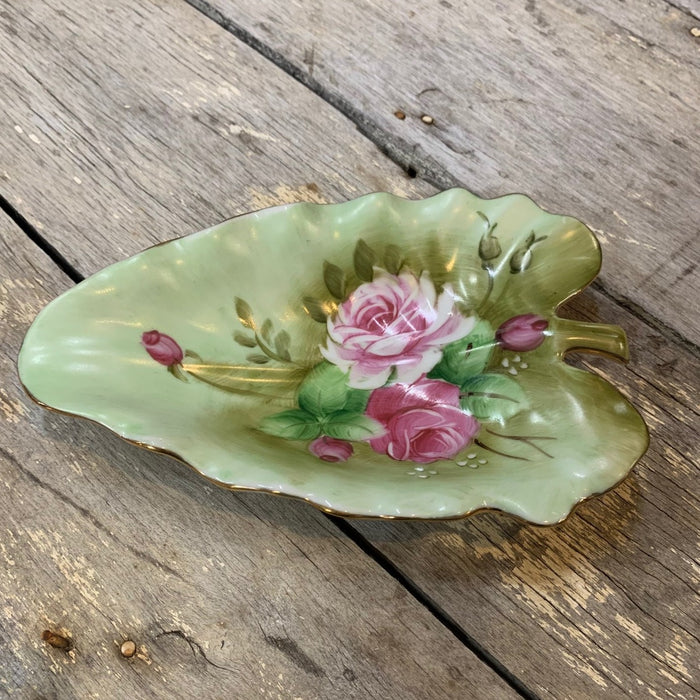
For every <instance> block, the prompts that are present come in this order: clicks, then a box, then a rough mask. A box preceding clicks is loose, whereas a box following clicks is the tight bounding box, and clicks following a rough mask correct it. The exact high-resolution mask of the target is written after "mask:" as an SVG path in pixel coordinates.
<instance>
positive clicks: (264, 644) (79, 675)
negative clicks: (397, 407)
mask: <svg viewBox="0 0 700 700" xmlns="http://www.w3.org/2000/svg"><path fill="white" fill-rule="evenodd" d="M0 216H2V218H0V280H2V283H1V284H0V324H1V325H2V328H3V333H2V335H0V387H1V388H0V480H1V482H2V489H0V510H2V513H3V525H2V534H0V566H1V567H2V569H1V570H2V575H1V576H0V603H1V604H2V611H3V612H2V615H1V616H0V658H2V663H1V664H0V695H2V696H3V697H5V694H6V693H7V694H9V695H10V696H11V697H14V696H15V695H17V696H18V697H22V698H29V697H75V698H78V697H79V698H91V697H95V698H97V697H107V698H127V697H133V698H166V697H167V698H170V697H183V694H184V695H186V696H188V697H201V698H214V697H235V698H246V697H266V698H267V697H269V698H293V697H304V698H316V697H322V698H339V699H340V698H348V697H351V698H385V697H431V698H433V697H434V698H453V697H467V696H469V695H470V693H471V692H472V691H473V689H474V688H479V689H482V690H483V692H484V693H485V694H487V695H488V696H489V697H499V698H511V697H516V696H517V695H516V693H515V692H514V691H512V690H511V689H510V688H509V687H508V686H507V685H506V684H505V683H504V682H503V681H502V680H501V679H500V678H499V677H498V676H496V674H495V673H494V672H492V671H491V670H490V669H489V668H488V667H487V666H485V665H484V664H483V663H481V662H480V661H479V660H478V659H477V658H476V657H475V656H474V655H473V654H472V653H471V652H470V651H469V650H468V649H467V648H466V647H464V646H463V645H462V643H461V642H459V641H458V640H457V639H456V638H455V637H454V636H453V635H452V634H451V633H450V632H449V631H448V630H447V629H446V628H445V627H443V626H442V625H441V624H440V623H439V622H438V621H437V620H436V619H435V618H434V617H433V616H432V615H431V614H430V613H429V612H428V611H427V610H426V609H425V608H424V607H423V606H422V605H421V604H420V603H418V602H417V601H416V600H415V599H414V598H413V597H411V596H410V595H408V594H407V592H406V591H405V589H404V588H402V586H401V585H399V584H398V583H397V582H396V581H395V580H394V579H392V578H391V577H390V576H389V575H388V574H386V573H385V572H384V571H383V570H382V569H381V568H380V567H379V566H378V565H377V564H375V562H374V561H372V560H371V559H370V558H368V557H367V556H366V555H365V554H363V553H362V552H361V550H360V549H358V548H357V547H356V546H355V545H354V544H353V543H352V542H351V541H350V540H348V539H347V538H346V537H345V536H343V535H342V534H341V533H340V532H339V531H338V529H337V528H336V527H335V525H333V524H332V522H330V521H329V520H328V518H326V517H325V516H324V515H322V514H321V513H320V512H318V511H316V510H314V509H313V508H312V507H311V506H307V505H305V504H300V503H297V502H293V501H291V500H287V499H280V498H270V497H267V496H262V495H258V494H247V495H238V494H234V493H232V492H228V491H225V490H223V489H219V488H216V487H214V486H211V485H208V484H207V482H205V481H204V480H203V479H202V478H201V477H199V476H197V475H196V474H194V472H192V471H191V470H190V469H188V468H187V467H186V466H185V465H183V464H180V463H178V462H175V461H174V460H170V459H168V458H165V457H161V456H158V455H154V454H152V453H149V452H146V451H144V450H139V449H137V448H135V447H132V446H129V445H127V444H126V443H124V442H122V441H120V440H119V439H118V438H116V437H115V436H113V435H111V434H109V433H108V432H107V431H106V430H105V429H103V428H100V427H98V426H96V425H94V424H92V423H87V422H80V421H77V420H75V419H70V418H66V417H64V416H60V415H58V414H53V413H48V412H46V411H44V410H43V409H41V408H39V407H38V406H35V405H34V404H32V403H31V401H30V400H29V399H28V398H27V396H26V395H24V393H23V392H22V390H21V389H20V387H19V384H18V380H17V378H16V374H15V367H14V363H15V358H16V355H17V352H18V350H19V345H20V342H21V339H22V336H23V334H24V331H25V330H26V327H27V324H28V323H29V322H30V320H31V319H32V317H33V316H34V314H35V313H36V312H37V311H38V310H39V309H40V308H41V307H42V306H44V304H45V303H46V302H47V301H48V300H49V299H51V298H52V297H53V296H55V295H56V294H57V293H58V292H60V291H61V290H63V289H65V288H67V287H69V286H70V281H69V280H68V279H67V278H66V277H65V276H63V274H62V273H60V272H59V271H58V269H57V268H56V267H55V266H54V265H53V264H52V263H51V262H50V261H49V260H48V259H47V258H46V257H45V256H44V255H43V253H41V252H40V251H39V249H38V248H36V247H35V246H34V245H33V244H32V243H30V242H29V240H28V239H27V238H26V237H25V236H24V234H23V233H22V232H21V231H20V230H19V229H17V228H16V227H14V225H13V224H11V222H10V221H9V220H8V219H7V218H6V217H5V216H4V215H0ZM44 630H50V631H52V632H54V633H55V634H58V635H61V636H63V637H64V638H70V639H71V640H72V644H73V648H72V650H65V649H60V648H54V647H52V646H51V645H49V644H48V643H47V642H45V641H42V638H41V637H42V632H43V631H44ZM125 640H132V641H133V642H135V644H136V653H135V655H134V656H133V657H132V658H129V659H128V658H124V656H122V655H121V653H120V646H121V645H122V644H123V643H124V641H125Z"/></svg>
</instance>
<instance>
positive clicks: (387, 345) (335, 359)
mask: <svg viewBox="0 0 700 700" xmlns="http://www.w3.org/2000/svg"><path fill="white" fill-rule="evenodd" d="M474 323H475V319H474V318H473V317H469V318H467V317H465V316H462V315H461V314H460V313H459V310H458V309H457V308H456V306H455V295H454V292H453V290H452V287H451V286H450V285H445V287H444V289H443V291H442V293H441V294H440V295H439V296H438V294H437V292H436V291H435V286H434V285H433V283H432V281H431V280H430V277H429V276H428V275H427V274H423V275H422V276H421V277H420V279H419V278H418V277H416V276H415V275H414V274H413V273H411V272H402V273H401V274H400V275H391V274H389V273H387V272H384V271H380V270H377V276H376V277H375V279H374V280H373V281H372V282H367V283H365V284H362V285H360V286H359V287H358V288H357V289H356V290H355V291H354V292H353V293H352V295H351V296H350V298H349V299H347V301H345V302H343V303H342V304H341V305H340V308H339V309H338V313H337V314H336V315H335V316H334V317H332V318H329V320H328V335H329V339H328V344H327V347H325V348H321V353H322V354H323V356H324V357H325V358H326V359H327V360H328V361H329V362H332V363H333V364H335V365H337V366H338V367H340V368H341V369H342V370H343V371H345V372H348V371H349V372H350V378H349V380H348V383H349V385H350V386H351V387H353V388H355V389H376V388H378V387H380V386H382V385H383V384H385V383H386V382H387V380H388V379H389V376H390V374H391V372H392V369H395V371H396V374H395V379H396V381H399V382H404V383H406V384H410V383H411V382H414V381H416V380H417V379H418V378H419V377H420V376H421V375H423V374H425V373H426V372H429V371H430V370H431V369H432V368H433V367H434V366H435V365H436V364H437V363H438V362H439V361H440V357H441V348H442V347H444V346H445V345H447V344H448V343H451V342H452V341H453V340H458V339H460V338H463V337H464V336H465V335H467V334H468V333H469V331H470V330H471V329H472V327H473V326H474Z"/></svg>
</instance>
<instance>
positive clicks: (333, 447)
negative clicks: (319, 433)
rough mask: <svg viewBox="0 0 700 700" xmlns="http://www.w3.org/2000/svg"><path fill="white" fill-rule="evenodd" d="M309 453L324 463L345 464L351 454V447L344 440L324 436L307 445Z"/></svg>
mask: <svg viewBox="0 0 700 700" xmlns="http://www.w3.org/2000/svg"><path fill="white" fill-rule="evenodd" d="M309 452H311V454H312V455H315V456H316V457H318V458H319V459H322V460H323V461H324V462H347V460H348V459H349V458H350V456H351V455H352V453H353V447H352V445H351V444H350V443H349V442H346V441H345V440H337V439H336V438H332V437H327V436H326V435H324V436H323V437H320V438H316V440H314V441H313V442H312V443H311V444H310V445H309Z"/></svg>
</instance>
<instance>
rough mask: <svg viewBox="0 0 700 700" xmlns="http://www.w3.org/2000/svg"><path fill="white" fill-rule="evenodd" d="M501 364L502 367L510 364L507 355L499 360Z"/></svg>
mask: <svg viewBox="0 0 700 700" xmlns="http://www.w3.org/2000/svg"><path fill="white" fill-rule="evenodd" d="M501 364H502V365H503V366H504V367H508V365H509V364H510V362H508V358H507V357H504V358H503V359H502V360H501Z"/></svg>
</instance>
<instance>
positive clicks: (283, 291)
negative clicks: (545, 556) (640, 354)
mask: <svg viewBox="0 0 700 700" xmlns="http://www.w3.org/2000/svg"><path fill="white" fill-rule="evenodd" d="M599 267H600V250H599V246H598V244H597V242H596V240H595V238H594V236H593V235H592V233H591V232H590V231H589V230H588V229H587V228H586V227H585V226H583V225H582V224H581V223H580V222H578V221H576V220H574V219H571V218H569V217H563V216H558V215H552V214H549V213H546V212H544V211H542V210H541V209H540V208H539V207H537V206H536V205H535V204H534V203H533V202H532V201H531V200H529V199H528V198H526V197H523V196H522V195H509V196H506V197H502V198H499V199H494V200H481V199H479V198H477V197H475V196H473V195H471V194H470V193H468V192H466V191H464V190H458V189H455V190H449V191H447V192H443V193H441V194H439V195H436V196H435V197H431V198H429V199H426V200H422V201H408V200H403V199H400V198H398V197H395V196H392V195H389V194H382V193H379V194H371V195H367V196H364V197H361V198H359V199H357V200H353V201H351V202H346V203H343V204H334V205H318V204H306V203H304V204H293V205H287V206H283V207H276V208H273V209H267V210H262V211H259V212H255V213H252V214H248V215H245V216H242V217H238V218H236V219H232V220H230V221H227V222H224V223H222V224H219V225H218V226H215V227H213V228H211V229H208V230H205V231H202V232H200V233H197V234H194V235H192V236H188V237H186V238H183V239H179V240H175V241H171V242H169V243H166V244H162V245H160V246H157V247H155V248H151V249H149V250H147V251H144V252H143V253H141V254H139V255H137V256H135V257H133V258H131V259H129V260H125V261H123V262H120V263H117V264H116V265H113V266H111V267H109V268H107V269H105V270H103V271H101V272H99V273H97V274H96V275H94V276H93V277H91V278H90V279H88V280H86V281H85V282H83V283H82V284H80V285H78V286H77V287H75V288H74V289H72V290H70V291H69V292H67V293H66V294H64V295H63V296H61V297H60V298H59V299H57V300H55V301H54V302H52V303H51V304H50V305H49V306H48V307H47V308H46V309H45V310H44V311H43V312H42V313H41V314H40V315H39V316H38V318H37V319H36V321H35V323H34V324H33V325H32V327H31V329H30V330H29V332H28V333H27V337H26V339H25V343H24V345H23V348H22V351H21V353H20V358H19V369H20V376H21V378H22V381H23V383H24V385H25V387H26V388H27V390H28V391H29V392H30V393H31V394H32V396H33V397H35V398H36V399H37V400H38V401H40V402H41V403H43V404H45V405H47V406H49V407H52V408H55V409H58V410H61V411H65V412H68V413H72V414H75V415H78V416H83V417H86V418H90V419H93V420H96V421H98V422H100V423H102V424H104V425H106V426H108V427H109V428H111V429H112V430H114V431H115V432H116V433H118V434H119V435H121V436H122V437H124V438H126V439H128V440H131V441H133V442H136V443H139V444H143V445H145V446H150V447H153V448H156V449H160V450H164V451H167V452H170V453H173V454H175V455H177V456H179V457H180V458H181V459H183V460H184V461H186V462H188V463H189V464H190V465H192V466H193V467H195V468H196V469H197V470H199V471H200V472H201V473H202V474H203V475H204V476H206V477H208V478H209V479H212V480H215V481H217V482H220V483H222V484H224V485H230V486H233V487H238V488H248V489H259V490H265V491H272V492H279V493H283V494H286V495H291V496H296V497H300V498H304V499H306V500H309V501H311V502H312V503H314V504H315V505H318V506H319V507H321V508H324V509H327V510H331V511H334V512H339V513H344V514H353V515H364V516H382V517H415V518H444V517H459V516H461V515H465V514H468V513H469V512H472V511H475V510H478V509H481V508H497V509H501V510H504V511H506V512H509V513H512V514H514V515H518V516H520V517H523V518H525V519H527V520H530V521H533V522H537V523H543V524H544V523H553V522H557V521H560V520H561V519H563V518H565V517H566V515H567V514H568V513H569V512H570V510H571V509H572V507H573V506H574V505H575V504H576V503H577V502H578V501H580V500H582V499H583V498H586V497H588V496H590V495H592V494H594V493H600V492H603V491H605V490H607V489H609V488H611V487H612V486H613V485H615V484H616V483H617V482H618V481H620V480H621V479H622V478H623V477H624V476H625V475H626V474H627V472H628V471H629V469H630V468H631V467H632V465H633V464H634V462H635V461H636V460H637V459H638V458H639V457H640V456H641V454H642V453H643V452H644V450H645V449H646V445H647V442H648V437H647V431H646V428H645V426H644V424H643V422H642V420H641V418H640V416H639V414H638V413H637V412H636V410H635V409H634V408H633V407H632V406H631V405H630V404H629V403H628V402H627V401H626V400H625V399H624V398H623V397H622V395H621V394H620V393H619V392H618V391H617V390H616V389H615V388H614V387H612V386H611V385H610V384H608V383H607V382H605V381H603V380H602V379H600V378H599V377H597V376H595V375H593V374H590V373H588V372H584V371H581V370H578V369H575V368H573V367H570V366H568V365H566V364H565V363H564V362H563V360H562V357H563V354H564V353H565V352H566V351H567V350H570V349H590V350H594V351H600V352H606V353H608V354H610V355H613V356H616V357H618V358H620V359H625V358H626V353H627V349H626V340H625V337H624V333H623V332H622V331H621V330H620V329H619V328H616V327H613V326H605V325H596V324H581V323H577V322H572V321H567V320H562V319H559V318H557V317H556V316H555V313H554V312H555V309H556V307H557V306H558V305H559V304H560V303H561V302H562V301H563V300H565V299H566V298H568V297H569V296H571V295H572V294H574V293H575V292H577V291H578V290H580V289H581V288H582V287H584V286H585V285H586V284H588V283H589V282H590V281H591V280H592V279H593V278H594V277H595V275H596V274H597V272H598V269H599ZM387 299H389V301H388V302H387ZM385 302H386V303H385ZM382 304H383V305H382ZM377 319H379V320H380V321H381V322H378V321H377ZM382 319H384V320H382ZM370 331H371V332H372V335H371V337H370V336H369V335H368V334H369V333H370ZM377 333H378V334H379V336H381V337H378V336H377ZM358 334H359V335H358ZM362 334H364V335H362ZM358 338H359V340H358ZM366 338H370V339H369V340H367V341H366V342H365V339H366ZM397 338H400V340H401V342H398V341H397ZM397 342H398V344H397ZM352 343H355V344H354V345H353V346H352V348H350V345H351V344H352ZM387 358H388V359H387ZM426 375H427V376H426Z"/></svg>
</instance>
